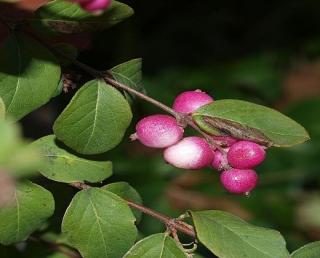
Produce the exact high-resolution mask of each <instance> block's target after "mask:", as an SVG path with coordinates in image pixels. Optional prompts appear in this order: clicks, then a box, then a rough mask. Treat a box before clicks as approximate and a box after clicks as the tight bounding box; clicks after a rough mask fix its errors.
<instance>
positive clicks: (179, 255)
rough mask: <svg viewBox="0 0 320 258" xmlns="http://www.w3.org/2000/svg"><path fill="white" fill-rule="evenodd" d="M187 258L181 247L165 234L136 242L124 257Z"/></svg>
mask: <svg viewBox="0 0 320 258" xmlns="http://www.w3.org/2000/svg"><path fill="white" fill-rule="evenodd" d="M132 257H139V258H149V257H152V258H187V255H186V254H185V252H184V251H183V249H182V247H180V246H178V245H177V243H176V242H175V241H174V240H173V239H172V238H171V237H170V236H168V235H167V234H163V233H161V234H155V235H151V236H148V237H147V238H144V239H142V240H140V241H139V242H138V243H136V244H135V245H134V246H133V247H132V248H131V249H130V250H129V251H128V252H127V253H126V255H125V256H124V258H132Z"/></svg>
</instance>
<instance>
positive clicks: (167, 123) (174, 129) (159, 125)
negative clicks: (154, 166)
mask: <svg viewBox="0 0 320 258" xmlns="http://www.w3.org/2000/svg"><path fill="white" fill-rule="evenodd" d="M183 131H184V130H183V128H182V127H180V126H179V125H178V123H177V120H176V119H175V118H174V117H172V116H168V115H151V116H147V117H145V118H143V119H141V120H140V121H139V122H138V123H137V125H136V134H135V135H133V137H132V138H134V137H135V138H137V139H138V140H139V141H140V142H141V143H142V144H144V145H146V146H148V147H153V148H166V147H169V146H171V145H173V144H175V143H176V142H178V141H179V140H180V139H181V138H182V137H183Z"/></svg>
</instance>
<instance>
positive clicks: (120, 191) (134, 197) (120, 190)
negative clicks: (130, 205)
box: [101, 182, 142, 222]
mask: <svg viewBox="0 0 320 258" xmlns="http://www.w3.org/2000/svg"><path fill="white" fill-rule="evenodd" d="M101 189H103V190H106V191H109V192H112V193H114V194H116V195H118V196H119V197H121V198H122V199H124V200H129V201H133V202H134V203H138V204H142V199H141V196H140V194H139V193H138V192H137V191H136V189H134V188H133V187H132V186H131V185H129V184H128V183H127V182H116V183H112V184H108V185H105V186H103V187H102V188H101ZM131 210H132V213H133V214H134V216H135V217H136V219H137V222H140V220H141V212H140V211H138V210H136V209H131Z"/></svg>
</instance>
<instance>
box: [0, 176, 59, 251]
mask: <svg viewBox="0 0 320 258" xmlns="http://www.w3.org/2000/svg"><path fill="white" fill-rule="evenodd" d="M12 201H13V203H7V204H6V205H5V206H2V207H1V209H0V243H1V244H3V245H9V244H13V243H17V242H21V241H24V240H26V239H27V238H28V236H29V235H30V234H31V233H32V232H33V231H35V230H37V229H38V228H39V227H41V226H42V224H43V223H44V222H45V221H46V220H47V219H48V218H49V217H50V216H51V215H52V214H53V212H54V199H53V197H52V194H51V193H50V192H49V191H47V190H46V189H44V188H42V187H41V186H39V185H36V184H33V183H31V182H29V181H24V182H20V183H17V185H16V191H15V194H14V199H13V200H12Z"/></svg>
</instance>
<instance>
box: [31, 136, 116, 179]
mask: <svg viewBox="0 0 320 258" xmlns="http://www.w3.org/2000/svg"><path fill="white" fill-rule="evenodd" d="M33 145H34V146H35V147H37V148H39V149H40V151H41V156H42V158H43V162H42V163H41V164H40V166H39V168H38V170H39V171H40V173H41V174H42V175H44V176H45V177H47V178H49V179H51V180H54V181H58V182H64V183H71V182H84V181H87V182H90V183H96V182H100V181H103V180H105V179H106V178H108V177H110V176H111V175H112V163H111V162H110V161H95V160H90V159H86V158H83V157H79V156H77V155H75V154H73V153H71V152H70V151H68V150H66V149H64V148H63V147H62V146H61V144H60V145H59V143H58V142H57V140H56V137H55V136H54V135H49V136H46V137H43V138H40V139H39V140H37V141H35V142H34V143H33Z"/></svg>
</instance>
